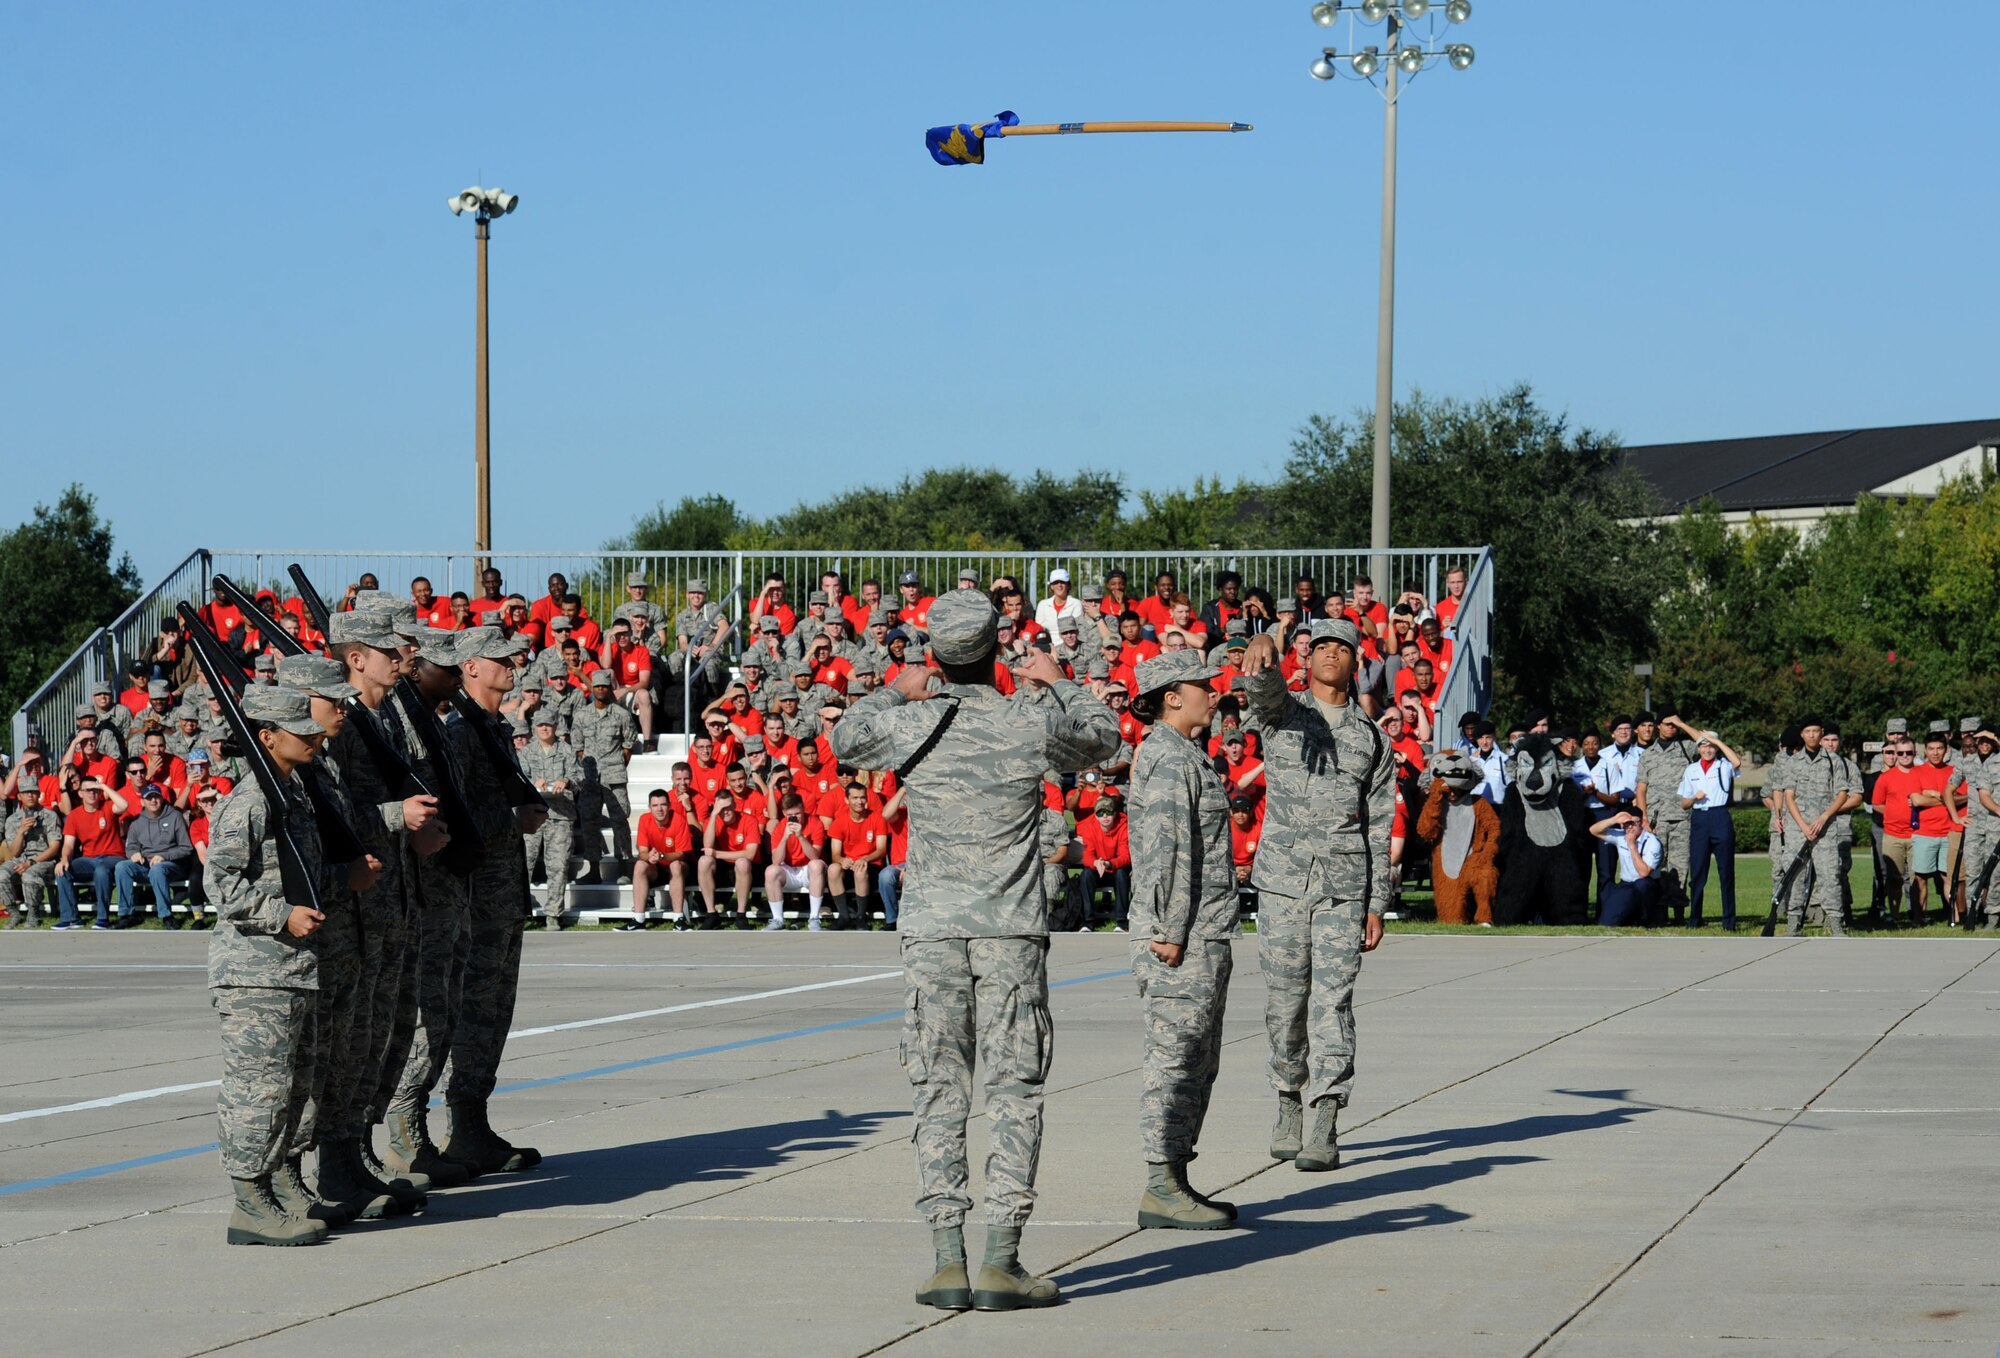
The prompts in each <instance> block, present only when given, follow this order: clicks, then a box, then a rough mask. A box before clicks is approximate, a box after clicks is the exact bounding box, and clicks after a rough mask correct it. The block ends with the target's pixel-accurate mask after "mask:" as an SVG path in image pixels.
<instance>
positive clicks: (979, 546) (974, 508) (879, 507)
mask: <svg viewBox="0 0 2000 1358" xmlns="http://www.w3.org/2000/svg"><path fill="white" fill-rule="evenodd" d="M1124 498H1125V487H1124V483H1123V481H1121V480H1120V478H1118V477H1117V476H1115V475H1112V474H1111V473H1108V472H1095V471H1079V472H1076V473H1073V474H1072V475H1070V476H1067V477H1061V476H1057V475H1055V474H1054V473H1052V472H1047V471H1038V472H1035V473H1033V474H1032V475H1030V476H1028V477H1027V478H1026V479H1022V480H1017V479H1016V478H1015V477H1014V476H1012V475H1010V474H1009V473H1007V472H1005V471H1001V470H999V469H998V468H990V467H989V468H972V467H945V468H936V467H934V468H931V469H929V470H927V471H925V472H923V473H922V474H921V475H919V476H915V477H909V476H905V477H904V478H903V479H902V480H901V481H899V482H897V483H896V484H895V485H894V486H891V487H882V486H862V487H859V488H856V489H853V490H845V491H841V492H839V493H837V494H835V495H834V496H832V497H831V498H830V499H827V500H823V501H819V502H817V503H803V504H800V505H798V506H797V507H796V508H793V509H791V510H788V511H786V512H785V513H782V514H779V515H777V516H776V517H775V518H773V519H772V520H771V521H770V523H769V525H768V533H767V535H765V537H764V538H763V540H762V541H760V542H758V543H757V544H756V545H758V546H764V547H776V548H785V549H791V550H816V549H821V548H830V547H857V546H863V547H869V548H873V549H880V550H885V551H951V550H955V549H968V550H974V549H976V550H999V551H1051V550H1060V549H1065V548H1087V547H1094V546H1097V545H1099V544H1100V543H1103V542H1105V541H1106V540H1108V539H1109V538H1110V537H1111V536H1112V535H1113V534H1114V533H1115V532H1116V531H1117V527H1118V522H1119V517H1118V516H1119V508H1120V505H1121V503H1122V502H1123V500H1124Z"/></svg>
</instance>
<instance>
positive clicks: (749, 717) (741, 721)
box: [729, 707, 769, 758]
mask: <svg viewBox="0 0 2000 1358" xmlns="http://www.w3.org/2000/svg"><path fill="white" fill-rule="evenodd" d="M729 724H730V725H731V726H733V727H735V728H736V730H737V732H738V733H739V734H741V735H745V736H761V735H763V734H764V714H763V713H762V712H759V711H758V710H757V709H756V708H754V707H753V708H751V709H749V710H748V711H747V712H731V713H730V714H729ZM766 748H767V749H768V748H769V747H768V746H766ZM738 758H741V756H740V755H739V756H738Z"/></svg>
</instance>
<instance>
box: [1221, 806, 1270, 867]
mask: <svg viewBox="0 0 2000 1358" xmlns="http://www.w3.org/2000/svg"><path fill="white" fill-rule="evenodd" d="M1263 833H1264V820H1263V818H1262V817H1261V816H1252V817H1251V818H1250V824H1249V825H1248V826H1242V825H1238V824H1237V823H1236V817H1234V816H1231V817H1230V818H1229V847H1230V850H1231V855H1230V856H1231V857H1232V858H1234V859H1235V861H1236V866H1237V867H1239V868H1247V867H1249V866H1251V864H1253V863H1255V862H1256V861H1257V841H1258V839H1259V838H1260V837H1262V835H1263Z"/></svg>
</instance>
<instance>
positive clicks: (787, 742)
mask: <svg viewBox="0 0 2000 1358" xmlns="http://www.w3.org/2000/svg"><path fill="white" fill-rule="evenodd" d="M764 753H766V754H768V755H770V756H771V762H772V763H773V764H783V765H784V766H785V767H786V768H797V767H798V763H799V743H798V741H796V740H794V739H792V738H791V737H790V736H788V735H786V734H785V732H784V728H782V727H780V726H779V725H778V723H777V722H775V721H770V720H768V719H767V720H766V721H765V722H764Z"/></svg>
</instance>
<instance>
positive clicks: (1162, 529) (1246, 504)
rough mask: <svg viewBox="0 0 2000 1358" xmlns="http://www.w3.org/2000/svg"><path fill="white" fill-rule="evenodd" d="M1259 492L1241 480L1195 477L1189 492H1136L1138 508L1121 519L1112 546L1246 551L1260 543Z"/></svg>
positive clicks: (1261, 497) (1261, 500)
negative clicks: (1225, 481)
mask: <svg viewBox="0 0 2000 1358" xmlns="http://www.w3.org/2000/svg"><path fill="white" fill-rule="evenodd" d="M1264 494H1265V492H1263V490H1262V489H1261V488H1260V487H1257V486H1253V485H1251V484H1250V483H1248V482H1247V481H1238V482H1237V483H1236V484H1235V485H1234V486H1230V487H1225V486H1224V485H1223V484H1222V478H1221V477H1219V476H1212V477H1208V478H1205V479H1200V480H1197V481H1196V482H1195V483H1194V489H1193V490H1191V491H1190V490H1168V491H1151V490H1142V491H1140V492H1139V512H1138V513H1137V514H1134V515H1133V516H1131V517H1130V518H1129V519H1127V520H1126V521H1125V523H1124V525H1123V526H1122V527H1121V528H1120V529H1119V530H1118V532H1117V533H1116V535H1115V538H1116V541H1115V543H1114V544H1113V545H1115V546H1117V547H1119V548H1120V549H1122V550H1125V551H1133V552H1176V551H1209V550H1215V549H1220V550H1228V549H1231V548H1234V549H1238V550H1248V549H1252V548H1257V547H1262V546H1264V545H1265V542H1264V541H1263V538H1264V524H1263V518H1262V516H1261V514H1260V513H1259V512H1258V511H1260V510H1261V508H1262V506H1263V503H1264Z"/></svg>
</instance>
